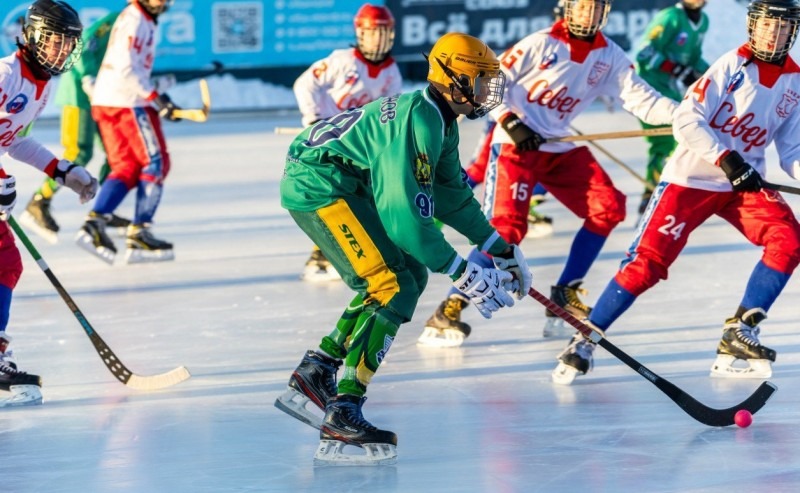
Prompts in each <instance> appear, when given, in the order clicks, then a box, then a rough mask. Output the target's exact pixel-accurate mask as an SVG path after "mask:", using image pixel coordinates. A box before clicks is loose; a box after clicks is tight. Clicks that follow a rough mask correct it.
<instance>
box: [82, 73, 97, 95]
mask: <svg viewBox="0 0 800 493" xmlns="http://www.w3.org/2000/svg"><path fill="white" fill-rule="evenodd" d="M94 81H95V78H94V77H92V76H91V75H84V76H83V77H81V89H83V92H85V93H86V96H87V97H88V98H89V101H91V100H92V96H93V95H94Z"/></svg>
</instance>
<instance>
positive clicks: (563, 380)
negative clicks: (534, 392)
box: [550, 362, 579, 385]
mask: <svg viewBox="0 0 800 493" xmlns="http://www.w3.org/2000/svg"><path fill="white" fill-rule="evenodd" d="M578 373H579V372H578V370H576V369H575V368H573V367H571V366H569V365H565V364H564V363H561V362H559V363H558V366H556V369H555V370H553V373H551V374H550V378H552V380H553V383H557V384H559V385H571V384H572V382H574V381H575V377H577V376H578Z"/></svg>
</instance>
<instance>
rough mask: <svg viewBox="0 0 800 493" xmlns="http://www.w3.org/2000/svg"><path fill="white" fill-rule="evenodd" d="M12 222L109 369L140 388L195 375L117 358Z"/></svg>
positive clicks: (165, 384)
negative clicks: (137, 369) (144, 370)
mask: <svg viewBox="0 0 800 493" xmlns="http://www.w3.org/2000/svg"><path fill="white" fill-rule="evenodd" d="M8 224H9V225H10V226H11V228H12V229H13V230H14V232H15V233H16V234H17V237H18V238H19V239H20V241H21V242H22V243H23V244H24V245H25V248H26V249H27V250H28V252H30V254H31V256H32V257H33V260H35V261H36V264H37V265H38V266H39V268H40V269H42V272H44V275H45V276H47V279H49V280H50V282H51V283H52V284H53V286H54V287H55V288H56V291H58V294H59V295H61V298H62V299H63V300H64V302H65V303H66V304H67V307H69V309H70V311H72V314H73V315H75V318H77V319H78V322H80V324H81V327H83V330H84V331H85V332H86V335H87V336H89V339H90V340H91V341H92V344H93V345H94V349H95V351H97V354H98V356H100V359H102V360H103V363H105V365H106V368H108V371H110V372H111V373H112V374H113V375H114V376H115V377H117V380H119V381H120V382H122V383H124V384H125V385H127V386H128V387H131V388H133V389H136V390H156V389H163V388H165V387H170V386H172V385H175V384H176V383H180V382H183V381H184V380H186V379H187V378H189V377H190V376H191V374H190V373H189V370H187V369H186V367H185V366H179V367H178V368H175V369H173V370H170V371H168V372H166V373H161V374H159V375H149V376H141V375H136V374H135V373H133V372H131V371H130V370H129V369H128V367H127V366H125V365H124V364H123V363H122V361H120V360H119V358H117V355H116V354H114V351H112V350H111V348H110V347H108V344H106V343H105V341H104V340H103V338H102V337H100V334H98V333H97V332H96V331H95V330H94V327H92V325H91V324H90V323H89V321H88V320H87V319H86V317H85V316H84V315H83V312H81V310H80V308H78V305H76V304H75V301H73V299H72V296H70V295H69V293H67V290H66V289H64V286H63V285H61V282H59V280H58V279H57V278H56V276H55V274H53V271H51V270H50V267H49V266H48V265H47V262H45V261H44V259H43V258H42V256H41V255H39V252H38V251H37V250H36V247H34V246H33V243H31V240H30V239H29V238H28V235H26V234H25V232H24V231H23V230H22V228H20V226H19V224H17V221H16V220H15V219H14V217H13V216H10V215H9V216H8Z"/></svg>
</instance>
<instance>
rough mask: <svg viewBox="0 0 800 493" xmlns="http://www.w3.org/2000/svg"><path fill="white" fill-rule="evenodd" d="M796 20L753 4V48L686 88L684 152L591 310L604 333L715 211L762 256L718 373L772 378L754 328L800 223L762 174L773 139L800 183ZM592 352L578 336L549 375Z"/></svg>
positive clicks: (790, 3)
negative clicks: (794, 48) (760, 250)
mask: <svg viewBox="0 0 800 493" xmlns="http://www.w3.org/2000/svg"><path fill="white" fill-rule="evenodd" d="M798 23H800V3H799V2H798V1H797V0H756V1H753V2H751V3H750V6H749V7H748V10H747V34H748V42H747V44H745V45H744V46H742V47H740V48H738V49H736V50H733V51H730V52H728V53H727V54H725V55H723V56H722V57H721V58H720V59H719V60H717V61H716V63H714V64H713V65H712V66H711V68H710V69H709V70H708V71H707V72H706V73H705V74H704V75H703V76H702V77H701V78H700V79H699V80H698V81H697V82H695V83H694V85H692V86H691V87H690V89H689V92H688V95H687V98H686V99H684V100H683V102H682V103H681V104H680V106H679V107H678V110H677V111H676V112H675V122H674V124H673V129H674V134H675V138H676V139H677V141H678V147H677V149H676V150H675V153H674V154H673V155H672V157H671V158H670V159H669V161H667V164H666V166H665V167H664V173H663V174H662V175H661V182H660V183H659V184H658V186H657V187H656V189H655V190H654V191H653V197H652V199H651V201H650V203H649V204H648V206H647V209H646V210H645V213H644V215H643V216H642V221H641V223H640V226H639V230H638V231H637V233H636V237H635V239H634V241H633V244H632V245H631V246H630V249H629V251H628V252H629V253H628V257H627V258H626V259H625V260H624V261H623V262H622V266H621V268H620V270H619V272H617V274H616V276H615V277H614V278H613V279H612V280H611V282H610V283H609V284H608V286H607V287H606V289H605V291H603V293H602V294H601V295H600V299H599V300H598V301H597V304H596V305H595V307H594V310H592V313H591V314H590V315H589V318H588V324H589V325H590V326H591V327H592V328H593V329H595V330H597V331H599V332H601V333H602V332H604V331H606V330H607V329H608V328H609V327H610V326H611V324H612V323H613V322H614V321H615V320H616V319H617V318H619V316H620V315H622V314H623V313H624V312H625V310H627V309H628V308H629V307H630V306H631V305H632V304H633V302H634V301H635V300H636V297H638V296H639V295H640V294H642V293H644V292H645V291H646V290H647V289H649V288H650V287H652V286H653V285H654V284H656V283H657V282H658V281H659V280H661V279H666V278H667V269H668V268H669V266H670V265H672V263H673V262H674V261H675V259H676V258H677V257H678V254H680V252H681V250H682V249H683V247H684V246H685V245H686V242H687V241H688V239H689V234H690V233H691V232H692V231H694V229H695V228H697V227H698V226H700V225H701V224H702V223H703V222H705V221H706V219H708V218H709V217H711V216H713V215H717V216H720V217H722V218H723V219H725V220H726V221H728V222H729V223H731V224H732V225H733V226H734V227H735V228H736V229H738V230H739V231H740V232H741V233H742V234H743V235H744V236H745V237H746V238H747V239H748V240H750V242H751V243H753V244H755V245H758V246H761V247H763V253H762V256H761V260H760V261H759V262H758V263H757V264H756V266H755V268H754V269H753V271H752V273H751V275H750V280H749V281H748V283H747V286H746V287H745V291H744V297H743V298H742V300H741V302H740V303H739V307H738V308H737V309H736V311H735V313H734V314H733V316H732V317H730V318H729V319H727V320H725V323H724V325H723V328H722V339H721V340H720V342H719V345H718V346H717V359H716V361H714V364H713V365H712V367H711V375H712V376H721V377H734V378H769V377H770V376H771V375H772V365H771V362H773V361H775V351H774V350H772V349H770V348H768V347H766V346H763V345H761V342H760V341H759V332H760V330H761V329H760V327H759V324H760V323H761V322H762V321H763V320H764V319H765V318H767V312H768V311H769V309H770V307H771V306H772V304H773V303H774V302H775V300H776V299H777V298H778V295H779V294H780V292H781V291H782V290H783V288H784V286H786V283H787V282H788V281H789V277H790V276H791V275H792V272H794V270H795V268H796V267H797V265H798V263H800V224H798V222H797V218H795V215H794V213H793V212H792V209H791V208H790V207H789V206H788V205H787V204H786V202H784V200H783V198H782V197H781V195H780V193H778V192H776V191H773V190H768V189H765V188H763V181H762V176H765V174H766V171H767V169H766V162H765V158H764V151H765V149H766V148H767V146H769V145H770V144H771V143H773V142H774V143H775V147H776V149H777V151H778V157H779V162H780V166H781V167H782V168H783V169H784V171H786V173H788V174H789V175H790V176H792V177H793V178H795V179H800V140H798V138H797V137H798V135H800V109H798V105H797V102H798V100H800V66H798V65H797V63H795V61H794V60H793V59H792V58H791V57H790V56H789V50H790V49H791V48H792V45H793V44H794V41H795V38H796V36H797V29H798ZM595 347H596V344H595V343H593V342H591V341H589V340H587V339H584V338H583V337H582V336H581V335H580V334H576V335H575V336H573V338H572V341H571V342H570V344H569V346H568V347H567V349H566V350H564V352H562V353H561V354H560V355H559V357H558V359H559V364H558V366H557V367H556V369H555V370H554V372H553V379H554V381H556V382H557V383H565V384H568V383H571V382H572V380H573V379H574V378H575V376H576V375H577V374H579V373H580V374H585V373H586V372H588V371H589V370H590V369H591V367H592V353H593V351H594V349H595ZM737 360H740V363H736V361H737ZM734 363H736V364H734Z"/></svg>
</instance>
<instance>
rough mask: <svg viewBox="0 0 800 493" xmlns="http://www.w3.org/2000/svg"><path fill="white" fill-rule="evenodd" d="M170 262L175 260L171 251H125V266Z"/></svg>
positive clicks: (132, 249)
mask: <svg viewBox="0 0 800 493" xmlns="http://www.w3.org/2000/svg"><path fill="white" fill-rule="evenodd" d="M170 260H175V253H174V252H173V251H172V250H142V249H140V248H128V249H127V250H126V251H125V263H126V264H143V263H146V262H168V261H170Z"/></svg>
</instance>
